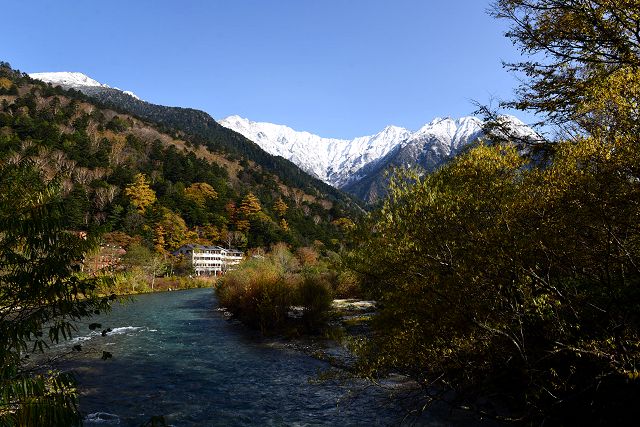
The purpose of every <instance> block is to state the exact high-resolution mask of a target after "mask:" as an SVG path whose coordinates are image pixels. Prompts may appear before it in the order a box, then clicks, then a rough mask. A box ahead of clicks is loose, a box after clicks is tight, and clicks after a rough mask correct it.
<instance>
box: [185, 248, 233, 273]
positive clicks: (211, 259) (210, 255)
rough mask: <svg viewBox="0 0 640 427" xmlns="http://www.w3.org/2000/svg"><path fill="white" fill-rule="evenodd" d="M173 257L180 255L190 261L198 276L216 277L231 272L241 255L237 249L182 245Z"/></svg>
mask: <svg viewBox="0 0 640 427" xmlns="http://www.w3.org/2000/svg"><path fill="white" fill-rule="evenodd" d="M173 255H175V256H178V255H182V256H184V257H186V258H187V259H188V260H190V261H191V265H192V266H193V269H194V271H195V273H196V275H198V276H203V275H205V276H210V275H214V276H217V275H219V274H222V273H224V272H226V271H229V270H232V269H233V266H235V265H238V264H240V261H242V258H243V253H242V252H241V251H239V250H237V249H225V248H223V247H221V246H204V245H195V244H190V245H184V246H182V247H181V248H180V249H178V250H177V251H175V252H174V253H173Z"/></svg>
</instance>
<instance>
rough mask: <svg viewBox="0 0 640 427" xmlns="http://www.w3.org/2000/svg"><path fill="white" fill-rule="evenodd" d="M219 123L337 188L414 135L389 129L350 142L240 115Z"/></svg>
mask: <svg viewBox="0 0 640 427" xmlns="http://www.w3.org/2000/svg"><path fill="white" fill-rule="evenodd" d="M218 123H220V124H221V125H222V126H225V127H227V128H229V129H232V130H234V131H236V132H238V133H240V134H242V135H244V136H245V137H246V138H248V139H250V140H252V141H254V142H255V143H256V144H258V145H259V146H260V147H261V148H262V149H263V150H265V151H267V152H269V153H270V154H274V155H277V156H282V157H284V158H286V159H288V160H291V161H292V162H294V163H295V164H297V165H298V166H299V167H301V168H302V169H304V170H305V171H307V172H308V173H311V174H313V175H315V176H316V177H318V178H320V179H322V180H323V181H325V182H327V183H329V184H331V185H333V186H336V187H340V186H342V185H344V184H346V183H347V182H348V181H349V179H350V177H351V176H352V175H353V174H354V173H355V172H356V171H357V170H358V169H360V168H361V167H363V166H365V165H366V164H368V163H370V162H372V161H375V160H377V159H379V158H381V157H383V156H384V155H386V154H387V153H389V152H390V151H391V150H392V149H393V148H394V147H395V146H396V145H398V144H399V143H400V142H401V141H402V140H405V139H406V138H408V137H409V135H410V134H411V133H410V132H409V131H408V130H407V129H404V128H401V127H398V126H387V127H386V128H384V129H383V130H382V131H380V132H378V133H377V134H375V135H370V136H362V137H358V138H354V139H352V140H347V139H337V138H323V137H320V136H318V135H314V134H312V133H309V132H301V131H296V130H293V129H291V128H290V127H288V126H284V125H276V124H273V123H266V122H253V121H251V120H248V119H245V118H242V117H240V116H237V115H234V116H229V117H226V118H224V119H222V120H218Z"/></svg>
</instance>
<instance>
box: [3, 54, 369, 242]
mask: <svg viewBox="0 0 640 427" xmlns="http://www.w3.org/2000/svg"><path fill="white" fill-rule="evenodd" d="M24 157H29V158H30V159H31V160H32V162H33V164H34V165H36V167H38V168H40V169H41V170H42V172H43V175H44V176H46V177H48V178H52V177H54V176H55V177H56V178H58V179H59V181H60V185H61V191H62V197H63V198H64V203H65V208H66V213H67V219H66V222H67V224H66V226H67V227H68V228H69V229H74V230H86V229H89V228H91V227H94V226H101V227H103V228H105V229H106V230H107V231H111V232H120V233H121V234H122V235H125V236H127V238H133V239H136V240H138V241H141V242H146V244H147V245H148V246H153V247H154V248H155V249H156V251H158V252H163V251H166V252H169V251H173V250H175V249H177V248H179V247H180V246H181V245H183V244H186V243H199V244H220V245H224V246H229V245H232V246H236V247H241V248H244V247H254V246H263V245H269V244H271V243H274V242H278V241H284V242H287V243H290V244H292V245H294V246H299V245H310V244H313V243H314V242H315V241H319V242H322V243H323V244H324V245H325V246H326V247H329V248H332V247H337V246H338V245H339V244H340V242H341V240H342V239H343V230H342V228H341V225H340V224H343V223H344V221H345V218H350V217H351V218H353V217H354V216H355V215H358V214H359V212H361V209H360V207H359V206H358V205H357V203H355V202H354V200H353V199H352V198H351V197H350V196H347V195H345V194H344V193H342V192H341V191H339V190H336V189H334V188H332V187H330V186H329V185H327V184H325V183H323V182H321V181H320V180H317V179H315V178H313V177H311V176H309V175H307V174H306V173H305V172H303V171H301V170H300V169H299V168H298V167H296V166H295V165H293V164H292V163H291V162H289V161H287V160H285V159H282V158H278V157H274V156H271V155H269V154H267V153H265V152H264V151H262V150H261V149H260V148H259V147H258V146H257V145H255V144H254V143H252V142H250V141H249V140H247V139H246V138H244V137H242V136H241V135H239V134H237V133H235V132H233V131H231V130H229V129H226V128H224V127H222V126H220V125H218V124H217V123H216V122H215V121H214V120H213V119H212V118H211V117H210V116H209V115H207V114H206V113H204V112H201V111H197V110H192V109H185V108H175V107H162V106H158V105H153V104H149V103H146V102H144V101H140V100H138V99H136V98H135V97H133V96H130V95H127V94H125V93H123V92H121V91H119V90H117V89H112V88H100V90H96V91H95V92H94V93H89V91H87V92H86V93H84V94H82V93H80V92H78V91H75V90H66V89H63V88H61V87H52V86H51V85H49V84H46V83H43V82H41V81H38V80H33V79H31V78H30V77H28V76H27V75H25V74H22V73H20V72H19V71H15V70H13V69H11V67H10V66H9V64H7V63H0V161H11V159H13V158H24ZM112 234H114V233H112ZM115 234H116V235H117V233H115Z"/></svg>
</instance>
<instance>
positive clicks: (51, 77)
mask: <svg viewBox="0 0 640 427" xmlns="http://www.w3.org/2000/svg"><path fill="white" fill-rule="evenodd" d="M29 77H31V78H32V79H36V80H41V81H43V82H45V83H51V84H52V85H57V86H62V87H65V88H73V89H78V88H83V87H95V88H105V89H116V90H119V91H120V92H122V93H125V94H127V95H129V96H132V97H134V98H135V99H140V98H139V97H138V96H137V95H136V94H135V93H133V92H131V91H128V90H122V89H119V88H117V87H111V86H109V85H106V84H104V83H100V82H99V81H96V80H94V79H92V78H91V77H89V76H87V75H86V74H83V73H79V72H76V71H56V72H48V73H30V74H29Z"/></svg>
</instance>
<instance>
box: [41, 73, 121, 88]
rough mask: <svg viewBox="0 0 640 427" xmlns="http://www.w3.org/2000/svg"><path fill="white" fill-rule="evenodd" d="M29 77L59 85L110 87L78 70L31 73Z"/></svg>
mask: <svg viewBox="0 0 640 427" xmlns="http://www.w3.org/2000/svg"><path fill="white" fill-rule="evenodd" d="M29 77H31V78H32V79H36V80H42V81H43V82H47V83H51V84H58V85H60V86H69V87H78V86H91V87H110V86H108V85H105V84H102V83H100V82H98V81H96V80H93V79H92V78H91V77H89V76H87V75H86V74H82V73H78V72H68V71H61V72H55V73H31V74H29Z"/></svg>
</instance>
